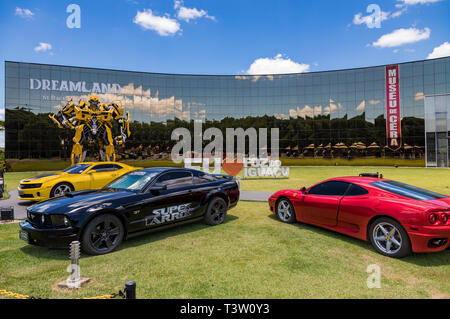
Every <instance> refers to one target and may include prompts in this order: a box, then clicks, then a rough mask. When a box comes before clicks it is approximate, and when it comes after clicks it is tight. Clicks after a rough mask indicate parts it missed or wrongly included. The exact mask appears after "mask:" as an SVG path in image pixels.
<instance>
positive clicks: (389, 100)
mask: <svg viewBox="0 0 450 319" xmlns="http://www.w3.org/2000/svg"><path fill="white" fill-rule="evenodd" d="M398 70H399V68H398V64H395V65H388V66H386V139H387V146H388V147H389V148H390V149H391V150H393V151H396V150H398V149H399V148H400V147H401V144H402V143H401V137H402V135H401V118H400V84H399V83H400V82H399V80H400V77H399V71H398Z"/></svg>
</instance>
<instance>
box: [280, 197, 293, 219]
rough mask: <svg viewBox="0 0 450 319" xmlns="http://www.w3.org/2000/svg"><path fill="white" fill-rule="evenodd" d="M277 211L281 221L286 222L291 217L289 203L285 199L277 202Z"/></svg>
mask: <svg viewBox="0 0 450 319" xmlns="http://www.w3.org/2000/svg"><path fill="white" fill-rule="evenodd" d="M277 213H278V217H280V219H281V220H282V221H283V222H288V221H289V219H290V218H291V215H292V212H291V205H290V204H289V202H288V201H287V200H286V199H282V200H280V201H279V202H278V205H277Z"/></svg>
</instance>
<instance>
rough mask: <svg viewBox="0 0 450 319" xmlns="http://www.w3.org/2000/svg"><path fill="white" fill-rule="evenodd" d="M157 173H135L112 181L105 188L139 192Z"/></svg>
mask: <svg viewBox="0 0 450 319" xmlns="http://www.w3.org/2000/svg"><path fill="white" fill-rule="evenodd" d="M158 173H159V172H154V171H153V172H152V171H136V172H131V173H129V174H126V175H123V176H122V177H120V178H118V179H116V180H115V181H112V182H111V183H110V184H109V185H106V186H105V188H109V189H111V188H114V189H125V190H130V191H139V190H141V189H142V188H143V187H144V186H145V185H147V184H148V182H150V181H151V180H152V179H153V178H154V177H155V176H156V175H158Z"/></svg>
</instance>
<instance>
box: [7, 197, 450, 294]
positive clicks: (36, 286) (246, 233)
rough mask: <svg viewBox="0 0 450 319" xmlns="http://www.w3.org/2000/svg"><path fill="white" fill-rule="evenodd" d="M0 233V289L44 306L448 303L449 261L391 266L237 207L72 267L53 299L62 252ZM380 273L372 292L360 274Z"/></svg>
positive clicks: (261, 207)
mask: <svg viewBox="0 0 450 319" xmlns="http://www.w3.org/2000/svg"><path fill="white" fill-rule="evenodd" d="M0 229H1V232H0V289H8V290H12V291H15V292H18V293H23V294H28V295H34V296H39V297H50V298H75V297H81V296H84V297H87V296H95V295H101V294H106V293H110V292H115V291H116V290H118V289H120V288H122V286H123V284H124V283H125V281H127V280H135V281H136V282H137V285H138V290H137V291H138V296H139V297H141V298H439V297H440V298H449V297H450V278H449V276H448V274H449V272H450V266H449V264H450V251H446V252H443V253H438V254H428V255H426V254H421V255H414V256H411V257H408V258H405V259H401V260H395V259H390V258H387V257H384V256H381V255H379V254H377V253H375V252H374V251H373V250H372V249H371V247H370V245H369V244H367V243H365V242H362V241H359V240H356V239H352V238H348V237H345V236H343V235H339V234H335V233H332V232H329V231H326V230H322V229H319V228H316V227H312V226H307V225H302V224H282V223H281V222H279V221H277V220H276V219H275V218H274V217H273V216H272V215H271V214H270V213H269V212H268V209H267V205H266V204H265V203H249V202H241V203H239V205H238V207H236V208H235V209H233V210H231V211H230V212H229V216H228V217H227V219H226V222H225V223H224V224H223V225H220V226H216V227H209V226H206V225H204V224H202V223H195V224H191V225H186V226H181V227H178V228H173V229H171V230H165V231H161V232H158V233H154V234H149V235H145V236H142V237H138V238H134V239H131V240H129V241H127V242H125V243H123V244H122V246H121V247H120V249H119V250H118V251H116V252H114V253H111V254H108V255H104V256H94V257H92V256H85V255H83V257H82V258H81V261H80V265H81V274H82V276H87V277H90V278H91V279H92V282H91V283H89V284H88V285H87V286H85V287H83V288H82V289H80V290H77V291H68V290H63V289H59V288H57V287H56V284H57V283H58V282H59V281H61V280H64V279H66V278H67V276H68V273H66V268H67V266H68V264H69V260H68V252H67V251H64V250H49V249H45V248H39V247H32V246H28V245H26V244H25V243H24V242H22V241H20V240H19V239H18V238H17V237H18V236H17V231H18V225H17V224H9V225H2V226H1V228H0ZM369 264H377V265H379V266H380V267H381V272H382V279H381V285H382V289H368V288H367V287H366V279H367V276H368V274H367V273H366V268H367V266H368V265H369Z"/></svg>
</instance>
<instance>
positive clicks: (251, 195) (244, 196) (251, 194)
mask: <svg viewBox="0 0 450 319" xmlns="http://www.w3.org/2000/svg"><path fill="white" fill-rule="evenodd" d="M272 194H274V193H272V192H256V191H241V196H240V200H243V201H250V202H267V201H268V200H269V197H270V196H272Z"/></svg>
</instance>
